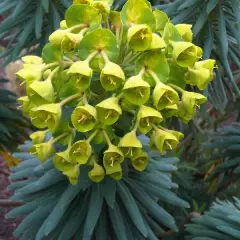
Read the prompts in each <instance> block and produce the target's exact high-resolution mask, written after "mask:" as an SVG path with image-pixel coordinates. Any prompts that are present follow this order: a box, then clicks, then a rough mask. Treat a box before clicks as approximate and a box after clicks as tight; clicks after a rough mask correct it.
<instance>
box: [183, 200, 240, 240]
mask: <svg viewBox="0 0 240 240" xmlns="http://www.w3.org/2000/svg"><path fill="white" fill-rule="evenodd" d="M186 229H187V231H188V232H189V233H191V235H192V236H191V237H190V238H188V239H191V240H237V239H240V231H239V229H240V201H239V199H237V198H235V202H234V203H231V202H223V201H217V202H215V203H214V205H213V206H212V207H211V209H210V210H209V211H208V212H206V213H205V214H204V215H203V216H202V217H200V218H194V219H192V223H191V224H188V225H187V227H186Z"/></svg>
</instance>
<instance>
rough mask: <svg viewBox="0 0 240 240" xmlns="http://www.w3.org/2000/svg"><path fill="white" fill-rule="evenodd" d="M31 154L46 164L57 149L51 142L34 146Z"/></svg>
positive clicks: (31, 148)
mask: <svg viewBox="0 0 240 240" xmlns="http://www.w3.org/2000/svg"><path fill="white" fill-rule="evenodd" d="M29 152H30V153H31V154H33V155H35V156H36V157H38V158H39V160H40V161H41V162H42V163H44V162H45V161H46V160H47V159H48V158H50V157H51V156H52V155H53V154H54V152H55V149H54V145H53V144H52V143H51V142H46V143H39V144H35V145H33V146H32V147H30V149H29Z"/></svg>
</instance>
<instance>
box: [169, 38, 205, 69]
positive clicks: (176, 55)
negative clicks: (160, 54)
mask: <svg viewBox="0 0 240 240" xmlns="http://www.w3.org/2000/svg"><path fill="white" fill-rule="evenodd" d="M171 44H172V47H173V52H172V56H173V59H174V60H175V61H176V63H177V64H178V65H179V66H181V67H189V66H193V65H194V63H195V62H196V61H197V59H198V49H197V47H196V46H195V45H193V44H192V43H190V42H171ZM199 54H200V53H199Z"/></svg>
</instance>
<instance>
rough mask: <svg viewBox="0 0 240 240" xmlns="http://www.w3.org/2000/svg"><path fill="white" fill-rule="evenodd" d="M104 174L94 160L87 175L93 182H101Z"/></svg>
mask: <svg viewBox="0 0 240 240" xmlns="http://www.w3.org/2000/svg"><path fill="white" fill-rule="evenodd" d="M104 176H105V172H104V169H103V167H102V166H100V165H99V164H97V163H96V162H95V163H94V167H93V169H92V170H91V171H89V172H88V177H89V178H90V179H91V180H92V181H93V182H96V183H98V182H101V181H102V180H103V179H104Z"/></svg>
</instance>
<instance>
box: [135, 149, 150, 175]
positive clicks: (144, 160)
mask: <svg viewBox="0 0 240 240" xmlns="http://www.w3.org/2000/svg"><path fill="white" fill-rule="evenodd" d="M131 162H132V165H133V167H134V168H135V169H136V170H137V171H139V172H142V171H143V170H145V169H146V167H147V165H148V162H149V157H148V155H147V153H145V152H140V153H139V154H137V155H135V156H134V157H133V158H132V159H131Z"/></svg>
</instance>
